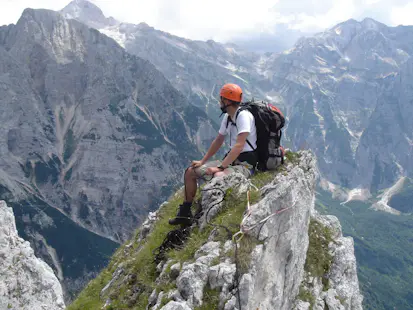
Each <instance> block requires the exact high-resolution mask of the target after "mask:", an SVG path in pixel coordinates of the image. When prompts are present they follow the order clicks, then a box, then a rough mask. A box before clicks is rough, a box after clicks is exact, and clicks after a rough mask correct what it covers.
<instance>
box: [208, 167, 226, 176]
mask: <svg viewBox="0 0 413 310" xmlns="http://www.w3.org/2000/svg"><path fill="white" fill-rule="evenodd" d="M220 171H222V170H221V169H219V168H218V167H209V168H207V170H206V171H205V174H207V175H214V174H215V173H217V172H220Z"/></svg>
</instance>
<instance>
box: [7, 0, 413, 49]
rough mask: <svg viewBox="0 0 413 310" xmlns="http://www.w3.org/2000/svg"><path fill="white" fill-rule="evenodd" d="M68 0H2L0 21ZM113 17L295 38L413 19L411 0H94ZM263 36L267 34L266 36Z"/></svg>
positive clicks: (199, 33)
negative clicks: (354, 23)
mask: <svg viewBox="0 0 413 310" xmlns="http://www.w3.org/2000/svg"><path fill="white" fill-rule="evenodd" d="M69 2H70V1H68V0H0V25H4V24H10V23H16V22H17V20H18V19H19V17H20V15H21V13H22V11H23V10H24V9H25V8H27V7H30V8H45V9H51V10H60V9H62V8H63V7H64V6H65V5H67V4H68V3H69ZM91 2H93V3H94V4H96V5H97V6H99V7H100V8H101V9H102V11H103V13H104V14H105V15H106V16H107V17H109V16H112V17H114V18H115V19H117V20H119V21H123V22H130V23H134V24H138V23H140V22H146V23H147V24H149V25H150V26H152V27H155V28H156V29H159V30H163V31H166V32H169V33H172V34H175V35H178V36H181V37H185V38H188V39H193V40H208V39H212V40H215V41H219V42H228V41H230V42H233V41H234V42H235V41H243V40H244V41H251V40H252V41H254V40H255V41H260V38H265V39H268V38H270V37H274V38H278V39H279V40H281V41H282V40H287V41H288V40H291V39H292V38H294V40H295V39H296V37H297V38H298V37H299V36H301V35H305V34H312V33H315V32H321V31H323V30H324V29H327V28H330V27H333V26H334V25H336V24H338V23H340V22H343V21H345V20H348V19H350V18H354V19H356V20H358V21H361V20H362V19H363V18H365V17H370V18H373V19H376V20H378V21H380V22H382V23H384V24H386V25H388V26H398V25H413V1H412V0H225V1H223V0H208V1H205V0H91ZM261 41H262V40H261Z"/></svg>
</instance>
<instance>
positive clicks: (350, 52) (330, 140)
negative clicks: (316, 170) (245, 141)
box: [85, 18, 413, 200]
mask: <svg viewBox="0 0 413 310" xmlns="http://www.w3.org/2000/svg"><path fill="white" fill-rule="evenodd" d="M85 23H87V24H89V25H90V26H92V24H91V22H90V21H85ZM99 31H100V32H102V33H104V34H106V35H108V36H110V37H112V38H114V39H115V40H117V41H118V42H119V44H121V45H122V46H123V47H124V48H125V49H126V50H127V51H128V52H130V53H132V54H135V55H138V56H140V57H142V58H144V59H147V60H149V61H150V62H151V63H153V64H154V65H155V66H156V67H157V68H158V69H159V70H160V71H162V72H163V73H164V74H165V76H166V77H167V78H168V79H169V81H170V82H171V83H172V84H173V85H174V86H175V87H176V88H177V89H179V90H181V91H182V93H183V94H185V96H186V98H187V99H188V100H189V101H190V102H191V103H192V104H193V105H195V106H198V107H201V108H204V109H205V110H206V111H207V113H208V115H209V116H210V117H211V119H212V120H213V122H214V121H215V119H216V117H217V116H218V115H219V110H218V108H217V107H216V104H215V102H217V98H218V92H219V87H220V85H222V84H223V83H225V82H235V83H238V84H239V85H240V86H241V87H242V88H243V89H244V96H245V99H248V98H251V97H255V98H257V99H265V100H270V101H271V102H273V103H275V104H277V105H279V106H280V108H281V109H282V111H283V112H284V113H285V114H286V116H287V126H286V129H285V135H284V143H285V144H286V145H287V146H288V147H291V148H293V149H300V148H303V147H305V148H310V149H312V150H313V151H314V152H315V153H316V154H317V158H318V159H319V167H320V171H321V173H322V176H323V179H324V180H325V181H326V182H327V183H330V184H333V185H335V186H341V187H344V188H346V189H347V193H349V192H350V191H351V190H352V189H355V188H358V189H362V190H364V191H366V192H367V193H370V194H373V193H374V192H376V191H378V190H381V189H384V188H388V187H391V186H392V185H393V184H394V183H395V182H396V181H397V180H398V179H399V177H400V176H403V175H405V176H411V175H412V172H413V170H412V165H411V163H410V161H409V160H408V158H409V156H411V154H412V145H413V144H412V141H413V136H412V130H411V122H409V121H408V120H407V119H406V117H407V115H408V113H407V112H408V111H410V109H411V108H412V107H411V103H410V100H411V99H410V98H411V96H412V94H411V91H410V83H411V79H410V78H409V77H410V76H411V75H412V74H413V73H412V67H411V62H412V60H411V55H412V53H413V49H412V42H413V27H412V26H399V27H387V26H386V25H384V24H381V23H379V22H377V21H375V20H373V19H369V18H366V19H364V20H362V21H361V22H358V21H356V20H353V19H351V20H348V21H346V22H343V23H340V24H338V25H336V26H334V27H332V28H331V29H327V30H326V31H324V32H322V33H318V34H315V35H314V36H311V37H302V38H301V39H300V40H299V41H298V42H297V43H296V44H295V45H294V47H293V48H291V49H290V50H287V51H285V52H282V53H267V54H264V55H260V54H256V53H252V52H246V51H244V50H242V49H240V48H239V47H238V46H237V45H234V44H220V43H217V42H214V41H207V42H201V41H193V40H188V39H184V38H180V37H177V36H173V35H170V34H168V33H165V32H162V31H159V30H156V29H154V28H153V27H150V26H148V25H147V24H144V23H142V24H139V25H132V24H127V23H122V22H119V23H118V24H116V25H112V26H105V27H102V28H99ZM398 94H401V95H400V96H399V95H398ZM211 103H212V106H211ZM384 124H387V126H384ZM393 137H394V139H392V138H393ZM384 150H385V151H384ZM328 187H331V186H328ZM346 198H347V197H343V199H344V200H346Z"/></svg>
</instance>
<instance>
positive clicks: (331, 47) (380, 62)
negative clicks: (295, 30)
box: [266, 19, 413, 193]
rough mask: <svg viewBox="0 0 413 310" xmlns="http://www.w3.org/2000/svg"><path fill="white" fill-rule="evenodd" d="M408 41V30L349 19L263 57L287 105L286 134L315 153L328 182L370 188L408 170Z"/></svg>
mask: <svg viewBox="0 0 413 310" xmlns="http://www.w3.org/2000/svg"><path fill="white" fill-rule="evenodd" d="M408 42H410V44H409V43H408ZM411 42H413V27H396V28H391V27H387V26H385V25H383V24H380V23H378V22H376V21H374V20H371V19H365V20H363V21H362V22H357V21H354V20H350V21H347V22H345V23H342V24H339V25H337V26H336V27H333V28H332V29H330V30H328V31H326V32H324V33H321V34H318V35H316V36H314V37H313V38H308V39H304V40H302V41H300V42H298V43H297V44H296V46H295V47H294V48H293V49H292V50H290V51H287V52H285V53H283V54H281V55H274V56H273V59H271V58H270V59H269V60H268V62H267V65H266V66H267V67H268V68H270V69H269V71H270V72H271V76H270V78H271V79H272V81H273V83H274V85H276V90H277V92H283V97H284V100H285V101H286V102H289V103H290V104H289V105H288V110H287V113H286V114H287V115H289V116H290V119H289V124H288V129H287V135H288V136H289V137H291V139H293V141H294V146H295V147H298V146H299V145H300V144H305V145H308V146H309V147H310V148H311V149H314V150H315V152H316V154H317V158H318V160H319V167H320V170H321V172H322V174H323V176H324V177H325V178H326V179H327V180H328V181H330V182H332V183H334V184H338V185H341V186H343V187H347V188H350V189H352V188H356V187H357V188H364V189H367V190H368V191H370V192H372V193H374V192H375V191H377V190H380V189H383V188H386V187H389V186H391V185H393V184H394V183H395V182H396V181H397V180H398V178H399V177H400V176H401V175H406V176H408V175H411V173H412V169H411V164H410V163H409V161H408V160H407V157H408V156H409V155H408V154H411V152H412V149H411V139H412V138H413V137H412V131H411V130H410V125H408V124H407V123H406V120H405V119H403V117H402V118H400V116H401V115H402V114H404V115H407V113H408V112H409V111H410V110H411V108H412V106H411V104H409V96H410V94H409V92H410V90H409V85H403V86H401V85H400V86H397V85H399V83H400V82H398V81H399V80H403V83H406V82H404V79H403V78H402V77H403V76H406V75H407V76H409V75H410V74H411V64H410V63H411V57H410V55H411V54H412V52H413V50H412V48H411ZM272 72H273V73H272ZM407 83H408V82H407ZM404 86H406V87H404ZM399 92H401V96H399Z"/></svg>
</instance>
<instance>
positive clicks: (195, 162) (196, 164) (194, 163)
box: [191, 160, 204, 168]
mask: <svg viewBox="0 0 413 310" xmlns="http://www.w3.org/2000/svg"><path fill="white" fill-rule="evenodd" d="M203 164H204V162H203V161H202V160H193V161H192V163H191V167H192V168H198V167H201V166H202V165H203Z"/></svg>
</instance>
